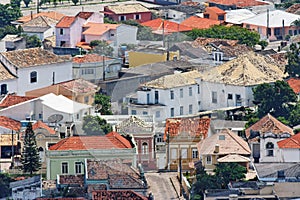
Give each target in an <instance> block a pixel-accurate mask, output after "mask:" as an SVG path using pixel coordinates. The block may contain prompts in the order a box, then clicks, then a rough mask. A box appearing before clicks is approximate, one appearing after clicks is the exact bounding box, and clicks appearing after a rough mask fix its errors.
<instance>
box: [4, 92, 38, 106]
mask: <svg viewBox="0 0 300 200" xmlns="http://www.w3.org/2000/svg"><path fill="white" fill-rule="evenodd" d="M34 98H35V97H26V96H17V95H15V94H8V95H6V96H5V97H4V98H3V99H2V100H1V102H0V107H2V108H6V107H9V106H13V105H16V104H19V103H22V102H25V101H28V100H31V99H34Z"/></svg>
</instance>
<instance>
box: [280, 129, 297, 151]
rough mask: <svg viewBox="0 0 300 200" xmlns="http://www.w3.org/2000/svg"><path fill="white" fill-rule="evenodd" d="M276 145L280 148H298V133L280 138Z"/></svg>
mask: <svg viewBox="0 0 300 200" xmlns="http://www.w3.org/2000/svg"><path fill="white" fill-rule="evenodd" d="M277 145H278V147H279V148H280V149H300V134H299V133H298V134H296V135H293V136H292V137H290V138H286V139H284V140H280V141H279V142H277Z"/></svg>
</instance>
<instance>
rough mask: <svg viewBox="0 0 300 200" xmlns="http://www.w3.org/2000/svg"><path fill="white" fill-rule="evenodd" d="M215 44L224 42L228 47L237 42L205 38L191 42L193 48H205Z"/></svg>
mask: <svg viewBox="0 0 300 200" xmlns="http://www.w3.org/2000/svg"><path fill="white" fill-rule="evenodd" d="M215 42H226V43H227V44H229V45H230V46H234V45H237V44H238V42H239V41H238V40H227V39H220V38H205V37H198V38H197V39H196V40H194V42H193V46H197V47H198V46H206V45H208V44H210V43H215Z"/></svg>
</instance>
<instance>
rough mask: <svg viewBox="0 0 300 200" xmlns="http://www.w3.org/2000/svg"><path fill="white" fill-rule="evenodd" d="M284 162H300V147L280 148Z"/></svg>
mask: <svg viewBox="0 0 300 200" xmlns="http://www.w3.org/2000/svg"><path fill="white" fill-rule="evenodd" d="M280 151H281V157H282V161H283V162H300V149H298V148H295V149H286V148H283V149H280Z"/></svg>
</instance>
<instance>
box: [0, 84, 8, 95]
mask: <svg viewBox="0 0 300 200" xmlns="http://www.w3.org/2000/svg"><path fill="white" fill-rule="evenodd" d="M0 94H1V95H2V94H7V84H2V85H1V87H0Z"/></svg>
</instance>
